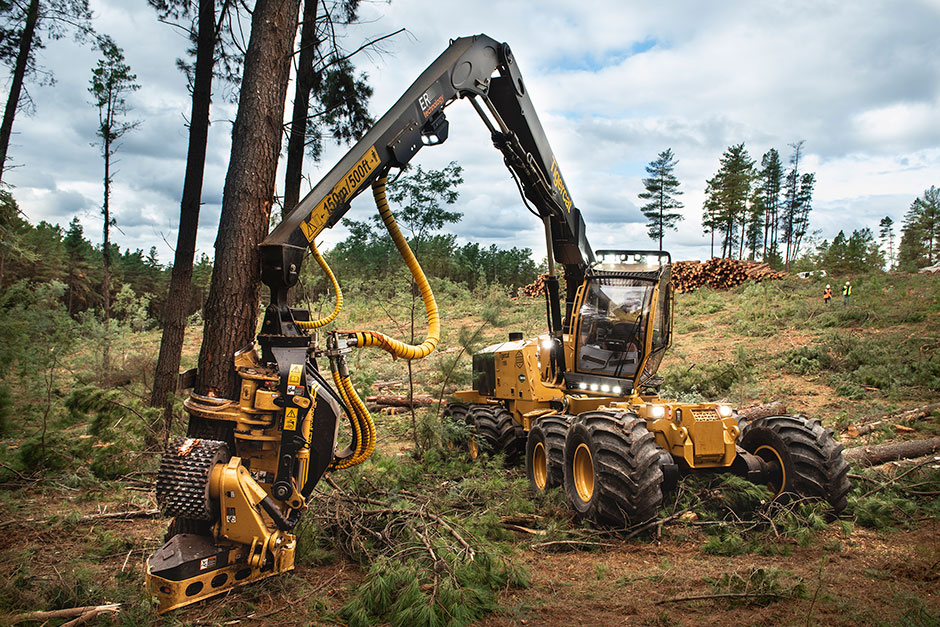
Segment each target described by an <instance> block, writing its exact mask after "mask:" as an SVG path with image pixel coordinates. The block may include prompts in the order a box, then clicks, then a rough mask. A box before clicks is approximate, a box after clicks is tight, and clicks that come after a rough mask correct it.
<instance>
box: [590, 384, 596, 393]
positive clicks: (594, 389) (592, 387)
mask: <svg viewBox="0 0 940 627" xmlns="http://www.w3.org/2000/svg"><path fill="white" fill-rule="evenodd" d="M591 391H592V392H596V391H597V384H596V383H592V384H591Z"/></svg>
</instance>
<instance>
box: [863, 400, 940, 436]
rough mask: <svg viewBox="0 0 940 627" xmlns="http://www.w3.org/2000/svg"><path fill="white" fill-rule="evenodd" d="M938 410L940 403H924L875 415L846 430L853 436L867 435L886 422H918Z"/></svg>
mask: <svg viewBox="0 0 940 627" xmlns="http://www.w3.org/2000/svg"><path fill="white" fill-rule="evenodd" d="M938 410H940V403H934V404H932V405H924V406H923V407H915V408H914V409H908V410H907V411H902V412H895V413H893V414H883V415H881V416H875V417H874V418H871V419H868V420H865V421H864V422H863V423H862V424H851V425H849V426H848V427H846V431H848V432H849V434H850V435H853V436H854V435H855V434H858V435H865V434H866V433H871V432H872V431H874V430H875V429H877V428H878V427H880V426H882V425H884V424H900V423H905V422H906V423H911V422H917V421H918V420H925V419H927V418H930V417H931V416H932V415H933V412H935V411H938ZM853 429H854V431H853Z"/></svg>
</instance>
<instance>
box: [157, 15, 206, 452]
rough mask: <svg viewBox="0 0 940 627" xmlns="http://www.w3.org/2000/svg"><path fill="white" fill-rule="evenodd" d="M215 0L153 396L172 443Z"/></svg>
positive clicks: (200, 46)
mask: <svg viewBox="0 0 940 627" xmlns="http://www.w3.org/2000/svg"><path fill="white" fill-rule="evenodd" d="M215 41H216V32H215V0H200V3H199V35H198V39H197V44H196V70H195V74H194V78H193V102H192V113H191V114H190V123H189V150H188V153H187V155H186V175H185V177H184V179H183V197H182V202H181V203H180V224H179V232H178V233H177V236H176V254H175V256H174V258H173V272H172V274H171V276H170V288H169V293H168V295H167V299H166V306H165V307H164V311H163V338H162V339H161V341H160V357H159V358H158V359H157V369H156V373H155V375H154V380H153V391H152V392H151V395H150V406H151V407H162V408H163V423H164V441H166V439H167V438H169V434H170V427H171V426H172V421H173V395H174V394H175V392H176V388H177V382H178V378H179V367H180V353H181V352H182V350H183V337H184V335H185V333H186V314H187V313H189V302H190V293H191V291H192V278H193V257H194V256H195V254H196V231H197V228H198V226H199V205H200V199H201V197H202V181H203V173H204V172H205V165H206V141H207V139H208V136H209V105H210V103H211V101H212V66H213V60H214V55H215Z"/></svg>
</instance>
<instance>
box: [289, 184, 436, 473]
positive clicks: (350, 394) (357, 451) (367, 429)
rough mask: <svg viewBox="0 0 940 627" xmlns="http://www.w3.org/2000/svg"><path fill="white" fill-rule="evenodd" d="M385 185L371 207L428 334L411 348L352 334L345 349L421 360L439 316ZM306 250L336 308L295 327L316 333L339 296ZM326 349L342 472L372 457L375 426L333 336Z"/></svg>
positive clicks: (337, 463) (432, 342)
mask: <svg viewBox="0 0 940 627" xmlns="http://www.w3.org/2000/svg"><path fill="white" fill-rule="evenodd" d="M386 182H387V179H386V178H385V177H382V178H380V179H378V180H377V181H376V182H375V183H374V184H373V185H372V194H373V197H374V198H375V205H376V208H377V209H378V211H379V216H380V217H381V218H382V222H383V223H384V224H385V228H386V229H387V230H388V233H389V235H390V236H391V237H392V241H394V242H395V247H396V248H397V249H398V252H399V254H400V255H401V257H402V259H403V260H404V261H405V265H407V266H408V269H409V270H410V271H411V276H412V277H413V278H414V280H415V283H416V284H417V286H418V290H419V291H420V293H421V299H422V300H423V301H424V309H425V313H426V314H427V319H428V334H427V337H426V338H425V340H424V341H423V342H422V343H421V344H418V345H415V344H408V343H405V342H402V341H400V340H396V339H394V338H390V337H388V336H387V335H385V334H384V333H380V332H378V331H353V332H349V333H348V335H350V336H352V340H351V341H350V342H349V345H350V346H355V347H357V348H365V347H368V346H377V347H379V348H381V349H382V350H384V351H386V352H388V353H390V354H391V355H392V357H393V358H396V359H397V358H401V359H422V358H423V357H427V356H428V355H429V354H430V353H431V352H432V351H433V350H434V348H435V347H436V346H437V343H438V341H439V340H440V336H441V321H440V316H439V314H438V311H437V303H436V302H435V300H434V294H433V292H432V291H431V285H430V284H429V283H428V279H427V277H426V276H425V275H424V271H423V270H422V269H421V265H420V264H419V263H418V260H417V259H416V258H415V256H414V253H413V252H412V251H411V248H410V247H409V246H408V242H407V241H406V240H405V237H404V235H402V233H401V230H400V229H399V228H398V224H397V223H396V222H395V216H394V215H392V211H391V209H390V208H389V206H388V199H387V198H386V195H385V186H386ZM310 249H311V251H312V253H313V257H314V259H316V261H317V264H318V265H319V266H320V268H321V269H322V270H323V272H324V274H326V276H327V277H328V278H329V279H330V282H331V283H332V285H333V291H334V292H335V293H336V306H335V307H334V309H333V312H332V313H331V314H330V315H328V316H326V317H325V318H320V319H319V320H313V321H309V322H298V323H297V324H298V326H299V327H300V328H302V329H318V328H320V327H323V326H325V325H327V324H329V323H330V322H332V321H333V320H335V319H336V317H337V315H339V312H340V310H341V309H342V307H343V292H342V290H341V289H340V287H339V282H338V281H337V280H336V277H335V276H334V274H333V271H332V270H331V269H330V267H329V265H328V264H327V263H326V260H325V259H323V256H322V255H321V254H320V251H319V250H317V247H316V244H315V243H314V242H312V241H311V242H310ZM344 334H346V333H344ZM327 348H328V349H330V370H331V371H332V374H333V383H334V384H335V385H336V390H337V392H338V393H339V395H340V397H341V398H342V399H343V403H344V404H345V405H346V408H347V410H348V416H347V417H348V419H349V425H350V428H351V430H352V442H351V444H350V447H349V453H348V454H346V455H343V456H338V457H337V458H336V460H334V462H333V467H334V468H336V469H343V468H349V467H351V466H355V465H357V464H361V463H362V462H364V461H366V460H367V459H369V457H371V456H372V452H373V451H374V450H375V423H374V422H373V420H372V416H371V415H370V414H369V410H368V409H367V408H366V405H365V403H363V402H362V399H361V398H359V395H358V394H357V393H356V390H355V389H354V388H353V386H352V382H351V381H350V380H349V370H348V368H347V365H346V357H345V355H343V354H341V353H340V352H339V351H338V350H337V348H338V347H337V345H336V339H335V334H334V335H333V336H332V337H331V339H330V340H329V345H328V347H327Z"/></svg>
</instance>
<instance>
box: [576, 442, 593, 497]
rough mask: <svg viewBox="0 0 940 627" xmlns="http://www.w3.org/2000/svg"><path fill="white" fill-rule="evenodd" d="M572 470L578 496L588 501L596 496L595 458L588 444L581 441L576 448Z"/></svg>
mask: <svg viewBox="0 0 940 627" xmlns="http://www.w3.org/2000/svg"><path fill="white" fill-rule="evenodd" d="M572 470H573V471H574V473H573V475H574V477H573V478H574V487H575V490H577V492H578V497H579V498H580V499H581V500H582V501H584V502H585V503H587V502H588V501H590V500H591V497H592V496H594V460H593V459H592V458H591V449H589V448H588V446H587V444H584V443H581V444H579V445H578V448H577V449H575V452H574V460H573V463H572Z"/></svg>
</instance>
